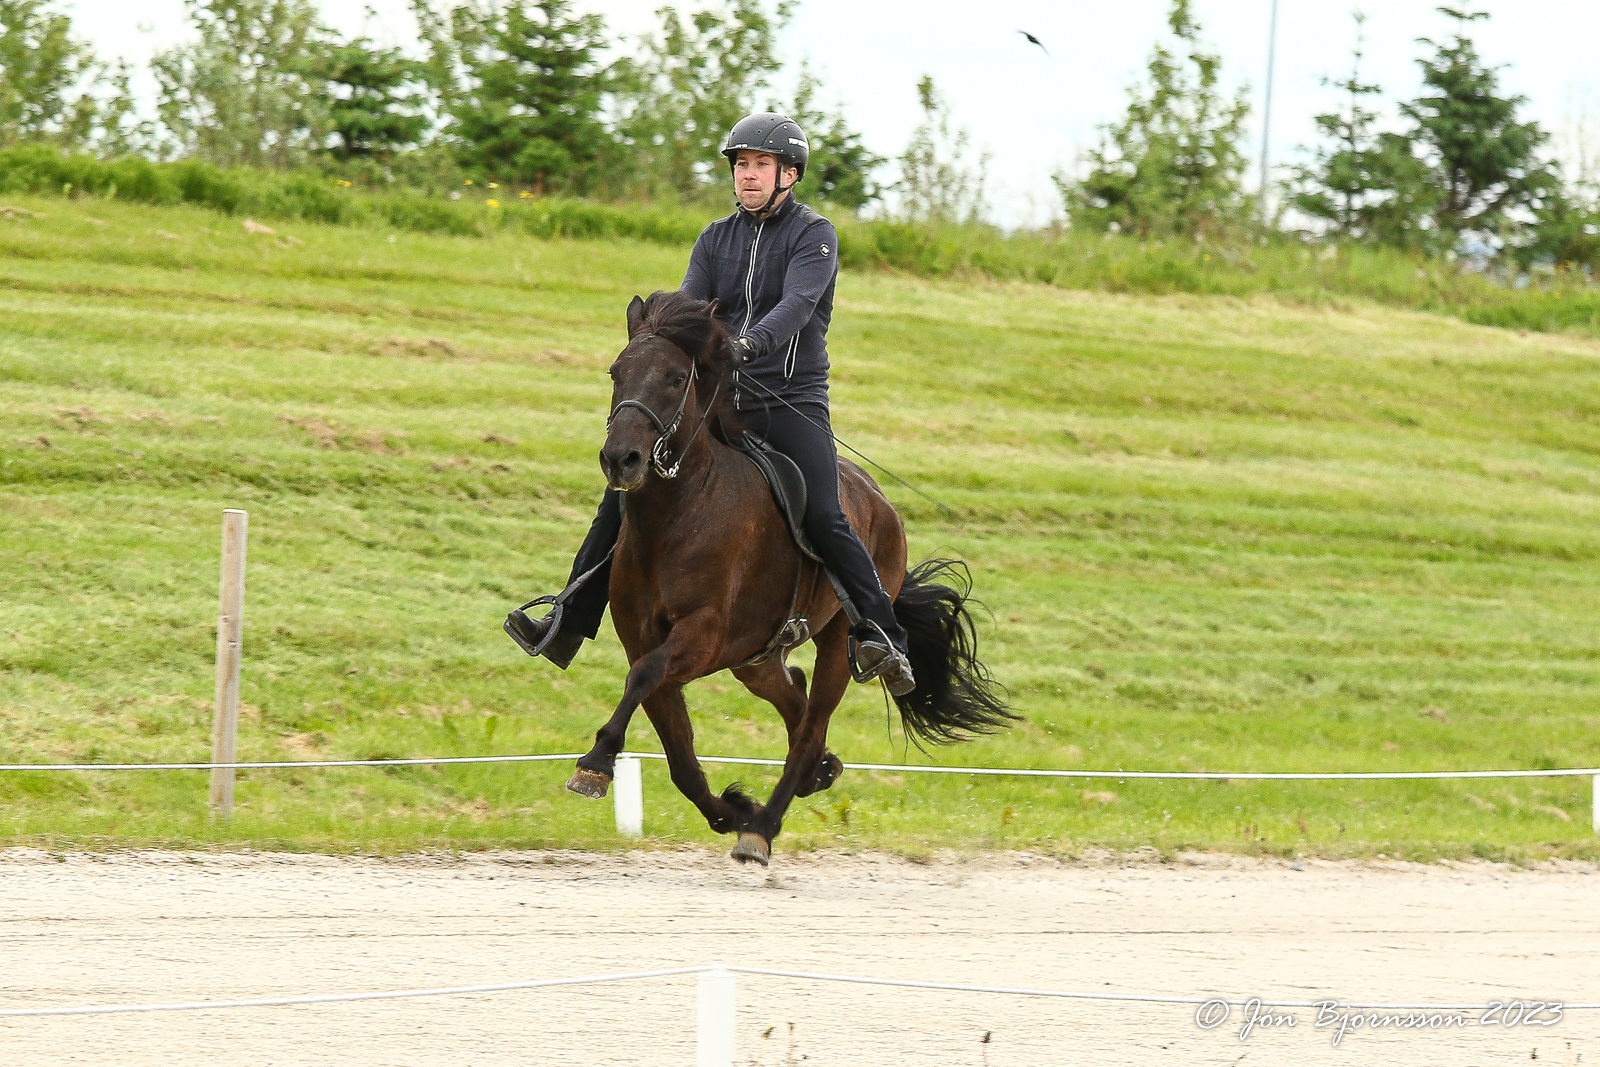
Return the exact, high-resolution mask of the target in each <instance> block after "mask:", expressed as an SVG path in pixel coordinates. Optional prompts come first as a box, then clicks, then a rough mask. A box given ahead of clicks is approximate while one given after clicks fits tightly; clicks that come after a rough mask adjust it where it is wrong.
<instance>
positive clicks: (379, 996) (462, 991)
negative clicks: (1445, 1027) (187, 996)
mask: <svg viewBox="0 0 1600 1067" xmlns="http://www.w3.org/2000/svg"><path fill="white" fill-rule="evenodd" d="M684 974H693V975H696V976H697V978H698V982H697V985H698V997H697V1000H698V1003H697V1012H696V1015H697V1028H696V1029H697V1033H696V1050H697V1064H698V1067H732V1064H733V1061H734V1055H735V1047H736V1040H735V1037H736V1024H737V1017H738V1007H737V1003H738V990H737V977H736V976H737V975H741V974H745V975H754V976H760V977H769V978H789V979H797V980H800V981H807V982H845V983H851V984H855V985H871V986H890V987H894V988H899V989H922V990H935V991H943V992H952V993H985V994H1000V995H1003V996H1018V997H1050V998H1055V999H1064V1000H1086V1001H1102V1002H1114V1003H1135V1004H1175V1005H1184V1006H1193V1007H1195V1008H1197V1009H1201V1010H1205V1009H1208V1008H1218V1007H1225V1008H1228V1009H1231V1008H1233V1007H1235V1006H1238V1007H1244V1008H1246V1009H1248V1008H1250V1007H1252V1006H1254V1007H1256V1008H1317V1009H1319V1010H1320V1009H1325V1008H1334V1007H1336V1008H1337V1009H1340V1010H1342V1011H1345V1012H1349V1011H1358V1012H1359V1011H1366V1012H1382V1013H1408V1014H1419V1013H1420V1014H1423V1015H1427V1016H1436V1015H1442V1014H1443V1013H1447V1012H1448V1013H1457V1012H1469V1011H1480V1010H1484V1009H1486V1008H1487V1007H1489V1006H1488V1005H1485V1004H1367V1003H1356V1002H1353V1001H1352V1002H1346V1001H1334V1000H1321V1001H1313V1000H1261V999H1259V998H1253V999H1250V1000H1243V999H1239V1000H1229V999H1226V998H1223V997H1169V996H1159V995H1155V994H1148V993H1079V992H1070V991H1067V990H1059V989H1029V988H1026V987H1020V986H984V985H969V984H967V983H959V982H917V981H908V980H905V979H900V978H867V977H863V976H861V975H849V974H826V973H822V972H818V971H789V970H778V969H776V968H770V967H740V966H730V965H727V964H720V963H712V964H701V965H699V966H691V967H668V968H662V969H660V970H653V971H623V972H619V973H616V974H596V975H586V976H583V977H580V978H545V979H536V980H532V981H524V982H497V983H494V984H490V985H468V986H442V987H439V988H434V989H394V990H384V991H379V992H370V993H330V994H324V995H319V996H301V997H258V998H254V999H251V1000H200V1001H188V1002H182V1003H175V1004H83V1005H65V1006H58V1007H49V1008H5V1009H0V1018H10V1019H18V1018H39V1017H43V1016H55V1015H125V1014H134V1013H148V1012H163V1011H218V1010H222V1009H227V1008H276V1007H294V1006H306V1005H318V1004H348V1003H351V1002H354V1001H373V1000H405V999H412V998H416V997H443V996H463V995H470V994H476V993H504V992H510V991H516V990H531V989H552V988H556V987H560V986H579V985H597V984H599V983H602V982H631V981H639V980H641V979H648V978H667V977H674V976H677V975H684ZM1541 1006H1542V1005H1541ZM1560 1008H1561V1010H1562V1011H1563V1012H1565V1011H1585V1010H1594V1009H1600V1003H1594V1004H1568V1003H1564V1002H1563V1003H1562V1004H1561V1005H1560ZM1197 1018H1198V1015H1197ZM1205 1028H1206V1029H1211V1028H1212V1026H1211V1025H1210V1024H1206V1025H1205Z"/></svg>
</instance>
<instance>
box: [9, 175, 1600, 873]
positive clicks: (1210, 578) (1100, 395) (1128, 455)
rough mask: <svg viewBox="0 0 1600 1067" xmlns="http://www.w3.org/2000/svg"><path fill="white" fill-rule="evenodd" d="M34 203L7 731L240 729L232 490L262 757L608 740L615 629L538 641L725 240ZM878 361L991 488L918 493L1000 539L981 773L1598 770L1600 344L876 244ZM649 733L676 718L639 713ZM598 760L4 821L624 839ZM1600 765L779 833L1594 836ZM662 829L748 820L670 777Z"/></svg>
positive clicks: (1206, 841)
mask: <svg viewBox="0 0 1600 1067" xmlns="http://www.w3.org/2000/svg"><path fill="white" fill-rule="evenodd" d="M7 203H8V205H9V206H10V207H12V208H17V209H22V210H13V211H11V212H9V213H6V212H0V216H4V217H0V251H3V256H0V539H3V541H0V543H3V544H4V546H5V549H4V552H3V553H0V762H34V761H39V762H44V761H53V762H64V761H68V760H71V761H89V760H97V761H124V760H127V761H154V760H171V759H201V758H204V757H205V756H206V755H207V752H208V737H209V718H210V712H209V704H210V693H211V662H212V655H213V641H214V638H213V628H212V627H213V624H214V621H215V612H216V582H217V554H218V541H219V526H220V511H221V509H222V508H224V507H240V508H245V509H248V510H249V512H250V521H251V535H250V536H251V544H250V572H249V586H248V601H247V608H246V616H245V651H246V655H245V682H244V700H245V702H246V704H247V707H246V709H245V720H246V722H245V726H244V730H243V734H242V736H241V742H240V750H241V751H240V754H241V758H246V759H288V758H307V757H329V758H336V757H368V756H393V755H408V756H409V755H452V754H462V755H465V754H477V753H483V752H508V753H509V752H538V751H545V752H562V751H569V752H570V751H582V750H583V749H584V748H585V747H587V743H588V740H589V738H590V736H591V735H592V733H593V731H594V729H595V728H596V727H597V726H598V725H599V724H600V723H601V722H602V721H603V720H604V718H605V716H606V715H607V714H608V712H609V710H610V708H611V706H612V705H613V704H614V702H615V700H616V697H617V695H618V691H619V685H620V681H621V678H622V673H623V670H624V666H625V665H624V663H623V660H622V656H621V653H620V650H619V649H618V647H617V645H616V642H615V639H614V638H611V637H609V635H608V636H606V637H605V638H604V639H603V640H602V641H601V642H600V643H599V644H598V645H597V646H596V647H594V648H592V649H590V650H588V652H586V653H585V655H584V656H583V657H582V658H581V659H580V660H579V662H578V663H576V664H575V665H574V667H573V669H572V670H571V671H570V672H568V673H567V674H561V673H560V672H558V671H556V670H554V669H553V668H551V667H550V666H549V665H548V664H545V663H542V662H540V663H535V662H533V661H531V660H529V659H527V658H526V657H525V656H523V655H522V654H521V653H520V652H519V651H518V650H517V649H516V648H515V647H514V646H513V645H512V644H511V643H510V642H509V641H508V640H507V639H506V638H505V637H504V635H503V634H501V633H500V630H499V623H500V620H501V618H502V617H503V615H504V613H505V611H506V610H507V608H508V607H509V606H513V605H514V604H515V603H519V602H520V601H522V600H524V599H527V598H529V597H531V596H533V595H535V594H537V593H542V592H553V591H555V590H556V588H557V587H558V586H559V583H560V581H561V579H562V578H564V577H565V573H566V567H567V564H568V561H569V560H570V554H571V551H572V549H573V548H574V547H575V545H576V544H577V541H578V539H579V538H580V536H581V533H582V530H583V529H584V527H585V526H586V524H587V522H588V518H589V515H590V513H591V510H592V506H593V501H594V499H595V497H596V495H597V494H598V492H599V490H600V487H601V479H600V475H599V471H598V467H597V464H596V462H595V459H594V457H595V453H596V451H597V449H598V445H599V440H600V437H601V434H602V427H603V422H604V414H605V406H606V402H607V396H608V383H607V381H606V379H605V375H604V370H605V367H606V365H607V363H608V362H609V361H610V359H611V358H612V356H613V355H614V354H615V352H616V351H617V349H618V348H619V347H620V344H621V339H622V335H623V331H622V325H621V324H622V312H623V308H624V306H625V304H626V301H627V298H628V297H630V296H632V295H633V294H634V293H647V292H649V291H651V290H653V289H656V288H662V287H672V286H674V285H676V283H677V281H678V280H679V278H680V277H681V272H682V266H683V259H684V251H683V250H682V249H679V248H671V247H664V246H661V245H658V244H647V243H636V242H631V241H623V240H616V241H612V242H608V243H581V242H571V241H559V240H558V241H541V240H535V239H532V238H527V237H518V236H513V235H509V234H507V235H501V236H491V237H487V238H471V237H447V236H427V235H420V234H415V233H408V232H400V233H396V234H393V235H391V234H388V233H385V232H383V231H382V230H376V229H359V228H340V227H322V226H316V225H312V224H309V223H296V224H281V223H275V225H278V226H279V228H280V229H281V230H282V231H283V232H282V233H280V234H277V235H266V234H250V233H246V232H245V231H244V230H243V229H241V227H240V221H239V220H238V219H236V218H229V217H226V216H222V215H218V214H213V213H210V212H207V211H203V210H201V209H198V208H183V207H172V208H156V207H141V206H135V205H128V204H124V203H117V202H105V201H65V200H61V199H37V198H30V197H11V198H9V199H8V201H7ZM833 352H834V363H835V388H834V406H835V420H836V427H837V429H838V430H839V432H840V433H841V435H842V436H843V437H844V438H845V439H846V440H847V441H849V442H850V443H852V444H854V445H855V446H856V447H858V448H860V449H862V450H863V451H865V452H866V453H867V454H868V455H871V456H873V457H874V458H875V459H878V460H879V461H881V462H883V463H885V464H886V465H888V466H889V467H891V468H892V469H894V470H896V471H897V472H898V473H900V474H902V475H904V476H905V477H907V478H908V479H910V480H912V481H913V482H916V483H917V484H919V485H921V486H924V487H926V489H927V490H928V491H929V492H930V493H931V494H932V495H934V496H936V497H938V498H940V499H941V500H944V501H946V502H947V503H949V504H950V505H951V506H952V507H953V508H955V510H956V511H957V512H958V513H959V515H960V518H959V521H950V520H948V519H946V518H945V517H943V516H942V515H941V514H940V513H939V512H938V511H937V510H936V509H934V508H932V507H931V506H930V505H927V504H926V503H925V502H923V501H922V500H920V498H918V497H916V496H914V495H912V494H909V493H907V492H905V491H903V490H900V489H897V488H895V487H893V486H892V485H891V486H890V487H889V495H890V497H891V499H893V500H894V501H895V502H896V504H897V505H898V506H900V507H901V509H902V511H903V513H904V514H905V515H906V516H907V518H908V523H909V528H910V532H911V536H912V541H913V546H912V550H913V555H914V556H921V555H927V554H931V553H934V552H939V553H941V554H949V553H957V554H960V555H962V556H964V557H965V558H966V559H968V560H969V561H970V562H971V564H972V566H973V569H974V572H975V575H976V578H977V583H978V594H979V596H980V597H982V598H983V599H984V600H985V602H986V603H987V604H988V605H989V607H990V609H991V611H992V618H988V619H987V620H986V622H985V624H984V627H983V642H984V648H985V658H986V659H988V661H989V662H990V664H991V665H992V667H993V668H994V670H995V673H996V674H997V675H998V676H999V677H1000V678H1001V679H1002V680H1003V681H1004V682H1005V683H1006V684H1007V685H1009V686H1010V689H1011V693H1012V696H1013V699H1014V702H1015V704H1016V707H1017V709H1018V710H1019V711H1020V712H1021V713H1022V714H1024V715H1025V716H1026V717H1027V722H1026V724H1024V725H1022V726H1020V727H1018V728H1017V729H1016V730H1014V731H1012V732H1010V733H1009V734H1007V735H1005V736H1002V737H998V738H994V739H991V740H987V741H984V742H981V743H978V744H973V745H969V746H964V747H961V748H956V749H951V750H942V751H940V752H937V753H935V757H936V758H937V759H938V760H939V761H942V762H946V763H951V764H961V765H968V764H979V765H993V766H1017V767H1035V766H1038V767H1074V768H1111V769H1129V770H1132V769H1201V768H1207V769H1213V770H1216V769H1224V770H1241V771H1243V770H1317V769H1330V770H1368V769H1436V768H1438V769H1444V768H1487V767H1509V766H1516V767H1544V768H1548V767H1557V766H1595V765H1597V764H1600V733H1597V727H1600V706H1597V704H1596V694H1597V692H1600V689H1597V682H1600V625H1597V624H1600V606H1597V605H1600V566H1597V562H1600V341H1596V340H1594V339H1589V338H1580V337H1569V336H1561V335H1539V334H1535V335H1529V336H1519V335H1518V334H1516V333H1512V332H1507V331H1500V330H1494V329H1490V328H1486V327H1480V326H1473V325H1469V324H1466V323H1463V322H1460V321H1457V320H1454V319H1446V318H1439V317H1432V316H1427V315H1421V314H1411V313H1403V312H1398V311H1393V310H1386V309H1383V308H1380V307H1378V306H1376V305H1367V304H1362V303H1356V304H1353V305H1350V306H1347V307H1346V308H1344V309H1343V310H1338V311H1335V310H1329V309H1315V308H1307V307H1303V306H1292V305H1286V304H1283V303H1279V302H1275V301H1273V300H1271V299H1269V298H1265V297H1263V298H1258V299H1254V300H1241V299H1234V298H1228V297H1220V296H1219V297H1200V296H1171V297H1137V296H1116V295H1109V294H1104V293H1094V294H1091V293H1083V292H1073V291H1066V290H1062V289H1057V288H1050V287H1045V286H1027V285H1022V284H1002V283H997V282H986V283H980V282H973V281H938V282H935V281H925V280H913V279H908V278H903V277H897V276H893V275H888V274H879V273H849V274H847V275H846V276H845V277H844V278H843V279H842V280H841V283H840V297H839V308H838V311H837V313H836V316H835V325H834V329H833ZM690 703H691V710H692V711H693V712H694V713H695V716H696V729H697V732H698V735H699V738H700V749H701V751H702V752H703V753H720V754H730V755H781V754H782V743H781V737H782V731H781V729H780V727H779V723H778V719H777V717H776V714H775V713H774V712H773V711H772V710H771V709H770V708H768V707H767V706H766V705H764V704H759V703H758V702H756V701H755V700H754V699H753V698H750V697H748V696H747V695H746V694H744V693H743V691H742V689H741V688H740V687H739V686H738V685H737V683H735V682H733V680H732V679H731V678H729V677H727V676H722V677H718V678H712V679H707V680H705V681H703V682H700V683H697V684H696V686H695V687H694V688H693V690H692V692H691V696H690ZM883 716H884V712H883V705H882V698H881V694H880V693H878V692H877V691H874V690H868V689H865V688H856V689H854V690H853V691H852V693H851V695H850V697H849V698H848V699H847V701H846V703H845V705H844V706H843V707H842V708H841V710H840V713H839V715H838V716H837V717H836V718H835V720H834V724H835V725H834V730H833V733H832V741H833V747H834V748H835V750H837V751H838V752H840V754H841V755H842V756H843V757H844V758H845V759H846V760H853V761H903V760H906V759H910V760H912V761H916V760H918V759H920V758H921V757H919V755H918V753H917V752H916V750H915V749H914V748H913V749H911V750H910V751H909V752H908V751H907V750H906V748H905V744H904V741H903V739H902V738H901V737H900V736H899V734H898V731H896V732H895V733H894V734H893V735H892V736H891V735H890V734H888V733H886V730H885V725H884V717H883ZM630 743H631V745H632V747H635V748H638V749H650V748H654V747H655V744H654V739H653V737H651V736H650V733H649V730H648V725H647V724H646V723H645V722H644V720H643V718H642V717H641V718H640V720H639V722H638V724H637V726H636V736H635V737H634V738H633V739H632V740H631V742H630ZM567 770H568V768H567V767H566V766H565V765H540V766H499V767H493V766H491V767H474V768H464V769H448V768H446V769H433V770H429V769H405V770H395V771H389V772H385V771H376V770H333V771H300V772H289V771H284V772H251V773H246V774H243V775H241V780H240V786H239V797H240V809H239V812H238V815H237V817H236V818H235V820H234V821H233V823H232V824H231V825H228V826H220V827H219V826H213V825H212V824H211V823H210V822H209V821H208V819H207V817H206V812H205V781H204V776H203V775H200V774H195V773H179V772H173V773H166V772H133V773H120V772H116V773H113V772H107V773H104V774H98V773H89V774H71V775H63V774H49V775H46V774H28V773H20V774H19V773H13V774H0V819H3V820H4V823H3V825H4V829H5V832H6V834H7V835H8V837H9V838H10V839H12V840H29V841H35V842H41V843H47V844H54V845H63V846H64V845H65V843H68V842H72V843H77V844H91V845H92V844H117V843H149V842H168V843H171V842H181V841H194V842H205V841H224V842H235V843H251V844H254V845H258V846H262V845H267V846H282V847H304V848H363V849H365V848H371V849H382V850H394V849H407V848H418V847H435V846H454V847H463V848H466V847H483V846H489V845H533V844H571V845H609V844H614V843H615V839H614V837H613V836H612V834H611V831H610V806H609V804H596V803H593V802H589V801H585V800H582V799H581V798H578V797H575V796H572V795H570V794H567V793H566V792H564V791H563V790H562V788H561V784H562V782H563V781H564V779H565V776H566V773H567ZM711 775H712V779H713V781H714V782H715V783H717V784H719V785H720V784H721V783H725V782H727V781H729V780H731V779H732V778H733V777H735V773H734V771H733V769H732V768H713V769H712V771H711ZM738 776H740V777H743V778H744V779H745V780H746V781H747V782H749V783H750V784H751V785H752V786H753V787H755V788H756V789H757V790H762V791H764V790H765V789H766V788H768V787H769V785H770V781H771V779H770V777H769V776H765V775H763V774H760V773H750V769H748V768H741V769H740V774H739V775H738ZM1588 787H1589V785H1588V781H1587V780H1586V779H1570V778H1568V779H1548V780H1531V781H1519V782H1515V783H1509V784H1508V783H1500V782H1483V781H1480V782H1439V783H1429V782H1424V783H1409V784H1392V785H1390V784H1378V783H1371V784H1350V785H1345V786H1338V785H1331V784H1294V783H1288V784H1284V785H1281V786H1279V785H1271V786H1263V785H1256V784H1250V783H1140V782H1124V783H1119V782H1116V781H1110V782H1103V781H1102V782H1074V781H1067V780H1052V781H1046V782H1041V781H1009V780H1005V779H981V780H969V779H967V778H964V777H955V776H952V777H944V776H940V777H938V778H933V777H932V776H930V777H926V778H923V777H910V776H907V777H906V778H905V780H903V781H902V780H901V778H899V777H896V776H893V775H888V774H863V773H858V772H852V773H849V774H847V775H846V777H845V778H844V779H843V780H841V782H840V783H839V784H838V785H837V786H835V788H834V789H833V790H831V791H830V792H828V793H825V794H822V795H819V796H817V797H813V798H810V800H809V801H802V802H801V803H799V804H797V805H796V807H795V809H794V811H793V814H792V815H791V817H790V819H789V824H788V827H787V828H786V831H785V836H784V837H783V838H781V839H780V851H781V849H782V848H784V847H818V846H844V847H868V846H872V847H879V846H881V847H890V848H895V849H899V850H902V851H905V852H909V853H913V854H915V853H917V852H919V851H925V850H927V849H930V848H939V847H946V846H949V847H958V848H966V847H985V848H1013V847H1035V848H1044V849H1051V850H1061V851H1077V850H1081V849H1083V848H1086V847H1090V846H1115V847H1135V846H1140V845H1154V846H1156V847H1158V848H1161V849H1175V848H1179V847H1183V846H1188V845H1196V846H1203V847H1223V848H1233V849H1240V850H1245V851H1253V850H1271V851H1275V852H1282V853H1285V854H1287V853H1293V852H1303V853H1307V854H1327V855H1336V854H1368V853H1376V852H1384V853H1387V854H1390V855H1415V856H1428V855H1438V854H1444V855H1465V854H1478V855H1497V856H1499V855H1504V856H1513V857H1515V856H1536V855H1544V854H1551V853H1557V854H1566V855H1587V856H1597V855H1600V848H1597V847H1596V845H1595V840H1596V839H1595V837H1594V836H1593V835H1592V834H1591V833H1590V831H1589V825H1588V823H1589V818H1588ZM1113 794H1114V795H1113ZM646 829H647V832H648V834H649V835H650V840H651V841H652V842H654V843H657V844H662V845H674V844H685V843H686V844H695V845H699V844H708V843H712V842H713V841H714V837H713V835H711V834H710V832H709V831H707V830H706V828H705V826H704V824H703V823H702V822H701V821H700V820H699V817H698V815H697V814H696V813H695V812H694V811H693V809H692V808H691V807H690V806H689V805H688V804H687V803H686V802H684V801H683V800H681V798H679V797H678V796H677V794H676V792H675V791H673V790H672V788H671V786H670V784H669V783H668V782H667V779H666V775H665V773H664V770H663V769H662V768H661V767H659V766H655V765H652V766H647V768H646Z"/></svg>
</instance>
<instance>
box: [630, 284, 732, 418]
mask: <svg viewBox="0 0 1600 1067" xmlns="http://www.w3.org/2000/svg"><path fill="white" fill-rule="evenodd" d="M635 299H636V300H637V299H638V298H637V297H635ZM716 312H717V304H716V301H714V300H696V299H695V298H694V297H692V296H690V295H689V294H688V293H686V292H684V291H683V290H681V289H672V290H667V289H658V290H656V291H655V292H653V293H651V294H650V295H649V296H648V297H646V298H645V299H644V302H643V307H641V308H637V310H636V307H635V306H630V307H629V308H628V339H629V341H630V342H632V341H636V340H638V339H639V338H641V337H644V336H647V335H652V334H653V335H654V336H656V337H660V338H662V339H663V340H666V341H670V342H671V343H673V344H674V345H677V346H678V347H679V348H680V349H682V350H683V352H684V354H686V355H687V356H688V357H689V358H690V359H692V360H694V362H695V367H696V368H697V369H698V371H699V375H700V385H699V387H698V392H699V395H700V397H701V398H702V400H703V399H704V398H707V397H710V396H711V395H712V392H713V391H715V392H716V397H717V399H716V406H715V409H714V410H713V411H712V413H711V415H710V416H709V417H708V418H707V420H706V421H707V425H709V426H710V427H711V429H712V432H713V433H715V434H716V436H717V437H718V438H719V439H720V440H721V441H722V442H723V443H724V444H730V443H732V442H734V441H737V440H738V438H739V435H740V433H741V432H742V429H743V427H742V426H741V425H740V424H741V423H742V421H743V420H742V419H740V418H738V417H737V414H738V413H737V412H736V411H735V409H734V406H733V388H732V383H731V379H732V377H733V364H732V360H731V353H730V352H729V350H728V328H727V327H726V326H724V325H723V324H722V323H721V321H720V320H718V319H717V314H716Z"/></svg>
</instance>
